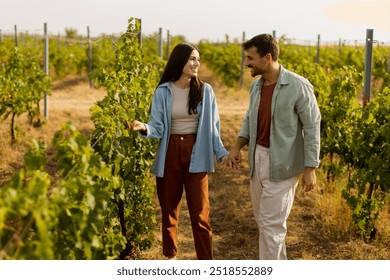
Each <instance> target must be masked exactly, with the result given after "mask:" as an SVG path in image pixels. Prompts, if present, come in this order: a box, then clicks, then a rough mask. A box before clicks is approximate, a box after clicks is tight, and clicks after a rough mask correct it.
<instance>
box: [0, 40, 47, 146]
mask: <svg viewBox="0 0 390 280" xmlns="http://www.w3.org/2000/svg"><path fill="white" fill-rule="evenodd" d="M50 87H51V82H50V79H49V78H48V77H47V75H46V74H45V73H44V72H43V70H42V67H41V66H40V65H39V64H38V63H37V62H36V61H34V60H32V59H29V57H28V54H23V53H22V52H21V51H19V49H18V48H14V49H13V50H12V51H11V55H10V57H9V59H8V61H7V63H6V64H5V67H4V68H3V69H1V68H0V100H1V103H0V117H1V121H4V120H6V119H7V118H8V117H9V116H10V115H11V116H12V121H11V129H10V131H11V136H12V140H13V141H15V140H16V135H15V118H16V117H18V116H20V115H21V114H23V113H28V116H29V119H30V122H31V123H32V122H33V119H34V118H36V117H38V118H39V113H40V112H39V101H40V100H41V99H42V98H43V96H44V94H50Z"/></svg>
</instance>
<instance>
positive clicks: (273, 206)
mask: <svg viewBox="0 0 390 280" xmlns="http://www.w3.org/2000/svg"><path fill="white" fill-rule="evenodd" d="M297 185H298V176H295V177H293V178H290V179H287V180H284V181H281V182H271V181H270V180H269V149H268V148H264V147H261V146H257V147H256V153H255V172H254V174H253V176H252V178H251V180H250V188H251V197H252V205H253V211H254V215H255V219H256V222H257V224H258V227H259V258H260V259H272V260H284V259H287V254H286V244H285V238H286V234H287V219H288V216H289V214H290V212H291V208H292V205H293V202H294V196H295V189H296V187H297Z"/></svg>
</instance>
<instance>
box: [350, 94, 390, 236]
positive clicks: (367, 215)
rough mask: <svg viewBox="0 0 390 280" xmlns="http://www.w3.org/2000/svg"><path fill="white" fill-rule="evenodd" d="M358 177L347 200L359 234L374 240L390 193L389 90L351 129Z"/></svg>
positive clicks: (378, 96) (370, 104) (352, 182)
mask: <svg viewBox="0 0 390 280" xmlns="http://www.w3.org/2000/svg"><path fill="white" fill-rule="evenodd" d="M351 137H352V139H353V141H352V142H351V152H352V155H353V159H352V164H353V165H354V167H355V168H356V172H355V174H354V175H353V176H352V179H351V180H350V181H349V183H348V186H347V189H346V190H345V192H344V197H345V198H346V199H347V201H348V203H349V205H350V206H351V208H352V210H353V218H354V221H355V224H356V226H357V228H358V231H359V234H360V235H361V236H362V237H363V238H364V239H367V240H370V239H372V238H374V235H375V231H376V228H375V221H376V220H377V219H378V218H379V216H380V211H381V210H382V207H383V205H384V200H385V197H386V195H387V194H388V193H389V191H390V144H389V143H390V87H387V88H385V89H384V91H383V92H382V93H379V94H378V95H377V97H376V98H375V100H373V101H372V102H370V103H368V104H367V106H366V107H365V108H364V111H363V113H362V117H361V118H360V119H358V120H357V122H356V123H355V127H354V129H353V130H352V136H351Z"/></svg>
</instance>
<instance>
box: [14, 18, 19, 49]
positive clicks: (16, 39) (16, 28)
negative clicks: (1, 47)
mask: <svg viewBox="0 0 390 280" xmlns="http://www.w3.org/2000/svg"><path fill="white" fill-rule="evenodd" d="M14 29H15V47H17V46H18V27H17V26H16V24H15V26H14Z"/></svg>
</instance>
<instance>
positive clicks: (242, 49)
mask: <svg viewBox="0 0 390 280" xmlns="http://www.w3.org/2000/svg"><path fill="white" fill-rule="evenodd" d="M242 42H245V31H244V32H242ZM244 61H245V52H244V48H242V47H241V73H240V87H242V86H243V84H244Z"/></svg>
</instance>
